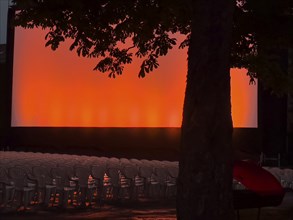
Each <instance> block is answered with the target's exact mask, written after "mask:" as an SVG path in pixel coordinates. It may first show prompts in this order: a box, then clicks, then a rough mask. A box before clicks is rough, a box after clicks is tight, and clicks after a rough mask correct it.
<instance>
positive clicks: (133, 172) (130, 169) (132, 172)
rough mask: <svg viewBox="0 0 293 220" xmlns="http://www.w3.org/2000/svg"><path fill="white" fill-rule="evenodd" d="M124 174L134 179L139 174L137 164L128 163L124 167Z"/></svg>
mask: <svg viewBox="0 0 293 220" xmlns="http://www.w3.org/2000/svg"><path fill="white" fill-rule="evenodd" d="M122 174H123V175H124V176H125V177H126V178H128V179H132V180H134V179H135V177H136V176H137V174H138V171H137V169H136V167H135V166H131V165H128V166H124V167H123V169H122Z"/></svg>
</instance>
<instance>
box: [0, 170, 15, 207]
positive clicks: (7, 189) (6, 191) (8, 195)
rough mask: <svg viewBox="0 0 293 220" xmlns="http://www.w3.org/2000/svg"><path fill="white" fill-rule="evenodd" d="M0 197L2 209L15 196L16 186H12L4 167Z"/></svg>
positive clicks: (1, 176) (1, 171)
mask: <svg viewBox="0 0 293 220" xmlns="http://www.w3.org/2000/svg"><path fill="white" fill-rule="evenodd" d="M0 195H1V196H0V198H1V201H0V207H1V206H3V207H6V205H7V204H8V203H9V202H11V201H12V199H13V196H14V186H12V185H11V182H10V181H9V179H8V175H7V171H6V169H5V168H3V167H0Z"/></svg>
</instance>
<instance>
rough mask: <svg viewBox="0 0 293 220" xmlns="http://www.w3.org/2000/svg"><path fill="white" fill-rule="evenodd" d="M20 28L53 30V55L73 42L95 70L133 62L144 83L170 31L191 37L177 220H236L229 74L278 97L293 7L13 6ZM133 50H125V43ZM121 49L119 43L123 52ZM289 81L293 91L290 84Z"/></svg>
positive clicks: (127, 2) (228, 3) (160, 3)
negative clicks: (281, 53)
mask: <svg viewBox="0 0 293 220" xmlns="http://www.w3.org/2000/svg"><path fill="white" fill-rule="evenodd" d="M15 3H16V4H15V6H14V7H15V8H16V17H15V25H20V26H22V27H25V28H34V27H41V28H47V31H48V34H47V35H46V46H50V47H51V48H52V49H53V50H55V49H57V48H58V46H59V44H60V43H61V42H63V41H64V40H65V39H67V38H70V39H73V43H72V45H71V46H70V48H69V49H70V50H75V51H76V52H77V54H78V55H79V56H84V57H90V58H96V57H103V59H102V60H100V61H99V62H98V64H97V66H96V67H95V68H94V69H95V70H99V71H101V72H108V73H109V76H110V77H114V78H115V77H116V76H117V75H121V74H122V72H123V67H124V65H126V64H129V63H131V61H132V59H133V57H134V56H136V57H141V58H143V59H144V60H143V61H142V65H141V69H140V72H139V73H138V76H139V77H145V75H146V73H149V72H151V71H152V70H153V69H155V68H157V67H158V66H159V64H158V58H159V57H160V56H164V55H166V54H167V53H168V51H169V50H170V49H172V48H173V47H174V46H175V45H176V43H177V41H176V39H175V36H176V35H174V33H181V34H183V35H186V40H184V41H183V42H181V43H180V46H179V47H180V48H183V47H186V46H188V73H187V86H186V93H185V101H184V108H183V122H182V142H181V153H180V154H181V155H180V163H179V164H180V165H179V179H178V195H177V213H178V215H177V216H178V219H182V220H185V219H197V220H200V219H205V220H207V219H208V220H213V219H216V220H220V219H223V220H224V219H225V220H229V219H233V205H232V163H233V158H232V146H231V145H232V144H231V139H232V118H231V103H230V76H229V68H230V67H239V68H240V67H241V68H242V67H244V68H247V69H248V74H249V75H250V76H251V82H253V80H254V78H255V77H259V78H261V79H263V80H264V83H265V85H267V86H268V87H274V88H276V90H277V91H283V92H284V91H285V92H287V91H288V88H289V87H288V84H289V83H290V82H291V81H290V80H292V79H289V78H288V77H287V76H288V75H287V74H286V70H283V69H282V68H281V65H279V60H278V55H275V56H274V57H271V51H272V50H273V49H274V50H276V49H277V50H279V49H288V48H289V46H291V45H292V28H290V27H292V26H291V24H292V23H291V22H292V0H283V1H275V0H259V1H255V0H246V1H245V0H238V1H234V0H189V1H176V0H124V1H120V0H87V1H82V0H15ZM128 40H129V41H130V42H131V44H129V43H127V44H123V43H125V42H126V41H128ZM121 43H122V44H121ZM288 82H289V83H288Z"/></svg>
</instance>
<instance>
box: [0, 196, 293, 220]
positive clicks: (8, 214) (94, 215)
mask: <svg viewBox="0 0 293 220" xmlns="http://www.w3.org/2000/svg"><path fill="white" fill-rule="evenodd" d="M257 211H258V210H257V209H246V210H240V220H254V219H255V220H256V219H257ZM0 219H1V220H36V219H40V220H47V219H53V220H61V219H73V220H75V219H113V220H117V219H119V220H120V219H121V220H126V219H131V220H150V219H152V220H174V219H176V209H175V201H174V200H169V201H139V202H129V201H120V202H118V203H115V204H107V205H104V206H102V207H91V208H87V209H83V210H81V209H79V210H78V209H76V208H70V207H69V208H67V209H66V210H60V209H58V208H47V209H31V210H27V211H25V212H24V211H17V212H16V211H15V210H8V211H7V210H6V211H3V210H2V211H1V212H0ZM260 220H293V192H287V193H286V195H285V197H284V200H283V202H282V204H281V205H280V206H278V207H266V208H262V210H261V217H260Z"/></svg>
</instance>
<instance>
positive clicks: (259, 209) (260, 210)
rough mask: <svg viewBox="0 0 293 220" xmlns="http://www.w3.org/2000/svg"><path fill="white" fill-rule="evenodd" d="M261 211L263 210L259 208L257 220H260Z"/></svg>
mask: <svg viewBox="0 0 293 220" xmlns="http://www.w3.org/2000/svg"><path fill="white" fill-rule="evenodd" d="M260 211H261V208H260V207H259V208H258V210H257V220H259V219H260Z"/></svg>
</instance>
